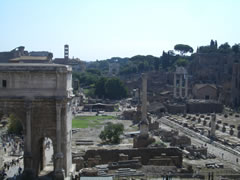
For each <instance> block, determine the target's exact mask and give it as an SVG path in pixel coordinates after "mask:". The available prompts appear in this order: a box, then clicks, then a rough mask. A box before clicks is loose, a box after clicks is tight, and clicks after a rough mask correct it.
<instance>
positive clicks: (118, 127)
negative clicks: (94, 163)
mask: <svg viewBox="0 0 240 180" xmlns="http://www.w3.org/2000/svg"><path fill="white" fill-rule="evenodd" d="M123 130H124V126H123V124H121V123H117V124H113V123H111V122H109V123H107V125H106V126H104V130H103V131H102V132H101V133H100V135H99V138H100V139H101V140H102V141H103V142H105V143H110V144H119V143H120V135H121V134H123Z"/></svg>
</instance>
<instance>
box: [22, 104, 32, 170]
mask: <svg viewBox="0 0 240 180" xmlns="http://www.w3.org/2000/svg"><path fill="white" fill-rule="evenodd" d="M25 108H26V126H25V134H26V136H25V138H24V174H33V161H32V138H31V137H32V125H31V119H32V103H31V102H26V104H25Z"/></svg>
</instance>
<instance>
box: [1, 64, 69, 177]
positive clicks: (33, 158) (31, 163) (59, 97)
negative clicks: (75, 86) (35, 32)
mask: <svg viewBox="0 0 240 180" xmlns="http://www.w3.org/2000/svg"><path fill="white" fill-rule="evenodd" d="M71 73H72V71H71V68H70V67H68V66H63V65H54V64H43V65H41V64H36V65H34V64H31V65H29V64H14V63H13V64H2V65H0V80H2V79H6V80H7V85H6V87H1V86H0V111H3V112H4V113H13V114H15V115H16V117H17V118H18V119H19V120H20V122H21V123H22V125H23V135H24V175H26V174H30V176H28V177H37V176H38V173H39V165H40V162H41V161H42V160H41V157H42V154H41V152H40V150H41V143H42V138H44V137H50V138H51V139H52V141H53V143H54V176H55V179H57V180H58V179H61V180H62V179H65V177H66V176H69V174H70V173H71V170H72V157H71V133H72V131H71V119H72V117H71V115H72V113H71V107H70V106H71V101H72V97H73V95H72V84H71V83H72V74H71ZM41 166H42V165H41ZM41 168H42V167H41Z"/></svg>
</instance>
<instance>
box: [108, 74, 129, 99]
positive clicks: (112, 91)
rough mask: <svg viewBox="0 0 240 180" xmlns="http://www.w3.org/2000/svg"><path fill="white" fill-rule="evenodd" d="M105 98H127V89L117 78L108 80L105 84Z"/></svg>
mask: <svg viewBox="0 0 240 180" xmlns="http://www.w3.org/2000/svg"><path fill="white" fill-rule="evenodd" d="M105 93H106V97H107V98H109V99H121V98H126V97H127V88H126V87H125V86H124V84H123V82H122V81H120V79H118V78H111V79H108V80H107V81H106V83H105Z"/></svg>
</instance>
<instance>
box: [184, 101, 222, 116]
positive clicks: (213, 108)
mask: <svg viewBox="0 0 240 180" xmlns="http://www.w3.org/2000/svg"><path fill="white" fill-rule="evenodd" d="M222 111H223V104H221V103H219V102H217V101H213V100H189V101H188V102H187V113H222Z"/></svg>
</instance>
